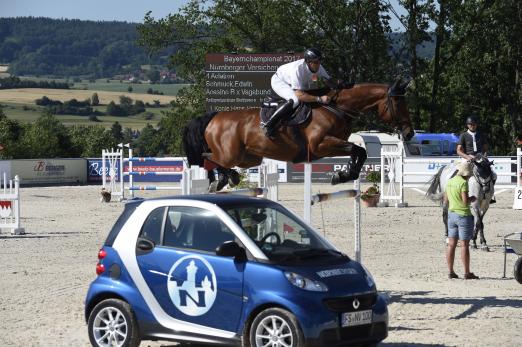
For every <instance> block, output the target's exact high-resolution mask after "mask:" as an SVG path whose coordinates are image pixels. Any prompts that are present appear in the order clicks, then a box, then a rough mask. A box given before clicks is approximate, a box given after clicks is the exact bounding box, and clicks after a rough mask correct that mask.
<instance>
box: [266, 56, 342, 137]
mask: <svg viewBox="0 0 522 347" xmlns="http://www.w3.org/2000/svg"><path fill="white" fill-rule="evenodd" d="M321 59H322V54H321V52H320V51H319V50H318V49H317V48H308V49H307V50H306V51H305V52H304V59H299V60H296V61H293V62H291V63H288V64H284V65H281V66H280V67H279V68H278V69H277V71H276V73H275V74H274V75H273V76H272V80H271V85H272V89H273V90H274V92H276V93H277V95H279V96H280V97H282V98H283V99H285V100H286V102H285V103H284V104H282V105H281V106H280V107H279V108H278V109H277V110H276V111H275V112H274V114H273V115H272V117H271V118H270V120H269V121H268V122H267V123H266V124H264V123H262V124H261V127H262V128H263V129H265V134H266V136H268V137H273V136H274V134H275V131H276V130H277V125H278V124H279V123H280V121H282V120H283V119H285V118H287V117H288V116H290V115H291V114H292V111H293V110H294V109H295V108H296V107H297V106H298V105H299V103H300V102H318V103H323V104H328V103H329V102H330V97H328V95H322V96H314V95H311V94H308V93H307V91H309V90H314V89H321V88H324V87H325V86H326V85H332V82H331V81H330V75H328V73H327V72H326V70H325V69H324V68H323V66H322V65H321Z"/></svg>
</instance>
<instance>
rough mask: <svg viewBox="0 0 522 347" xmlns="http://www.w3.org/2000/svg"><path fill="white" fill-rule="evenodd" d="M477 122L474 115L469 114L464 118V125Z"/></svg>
mask: <svg viewBox="0 0 522 347" xmlns="http://www.w3.org/2000/svg"><path fill="white" fill-rule="evenodd" d="M478 122H479V119H478V117H477V116H475V115H471V116H468V118H466V125H467V124H470V123H474V124H478Z"/></svg>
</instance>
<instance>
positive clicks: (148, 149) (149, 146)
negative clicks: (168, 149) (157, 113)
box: [135, 124, 160, 156]
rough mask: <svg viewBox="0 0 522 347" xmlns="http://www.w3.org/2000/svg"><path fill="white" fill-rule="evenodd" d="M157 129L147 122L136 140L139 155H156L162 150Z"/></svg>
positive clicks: (136, 150) (136, 151)
mask: <svg viewBox="0 0 522 347" xmlns="http://www.w3.org/2000/svg"><path fill="white" fill-rule="evenodd" d="M157 133H158V132H157V130H156V129H154V128H153V127H152V125H150V124H147V125H146V126H145V127H144V128H143V129H142V130H141V134H140V136H139V137H138V139H137V141H136V142H135V146H136V149H135V153H136V154H137V155H139V156H155V155H156V154H157V153H159V152H160V147H159V142H158V136H157Z"/></svg>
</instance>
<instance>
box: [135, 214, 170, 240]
mask: <svg viewBox="0 0 522 347" xmlns="http://www.w3.org/2000/svg"><path fill="white" fill-rule="evenodd" d="M164 216H165V207H158V208H156V209H154V210H153V211H152V212H151V213H150V214H149V216H148V217H147V219H146V220H145V223H143V226H142V228H141V232H140V237H141V238H145V239H147V240H150V241H152V242H154V244H155V245H159V244H160V242H161V228H162V226H163V218H164Z"/></svg>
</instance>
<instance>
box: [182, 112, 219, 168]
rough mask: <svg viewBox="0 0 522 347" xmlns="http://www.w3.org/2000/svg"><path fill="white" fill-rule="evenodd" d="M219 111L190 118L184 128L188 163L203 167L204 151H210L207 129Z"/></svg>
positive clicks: (184, 142) (184, 143)
mask: <svg viewBox="0 0 522 347" xmlns="http://www.w3.org/2000/svg"><path fill="white" fill-rule="evenodd" d="M216 113H217V112H209V113H207V114H205V115H203V116H201V117H197V118H194V119H192V120H190V121H189V122H188V123H187V125H186V126H185V128H184V129H183V149H184V150H185V154H186V155H187V161H188V165H189V166H190V165H198V166H201V167H203V159H204V158H203V153H205V152H207V151H208V144H207V141H205V129H206V128H207V125H208V123H210V121H211V120H212V118H214V116H215V115H216Z"/></svg>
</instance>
